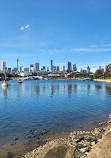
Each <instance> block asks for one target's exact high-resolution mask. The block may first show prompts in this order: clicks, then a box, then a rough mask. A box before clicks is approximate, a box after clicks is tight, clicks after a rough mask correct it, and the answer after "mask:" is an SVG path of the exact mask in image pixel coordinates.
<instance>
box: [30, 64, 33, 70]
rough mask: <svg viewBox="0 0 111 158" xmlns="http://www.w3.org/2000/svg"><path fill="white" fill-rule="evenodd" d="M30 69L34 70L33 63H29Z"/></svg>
mask: <svg viewBox="0 0 111 158" xmlns="http://www.w3.org/2000/svg"><path fill="white" fill-rule="evenodd" d="M30 71H31V72H33V71H34V65H33V64H30Z"/></svg>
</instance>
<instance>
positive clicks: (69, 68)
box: [67, 61, 72, 71]
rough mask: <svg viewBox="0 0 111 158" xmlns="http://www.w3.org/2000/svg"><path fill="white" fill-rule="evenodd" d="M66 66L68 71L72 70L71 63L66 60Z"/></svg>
mask: <svg viewBox="0 0 111 158" xmlns="http://www.w3.org/2000/svg"><path fill="white" fill-rule="evenodd" d="M67 67H68V71H71V70H72V64H71V62H70V61H68V63H67Z"/></svg>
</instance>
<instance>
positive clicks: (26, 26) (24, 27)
mask: <svg viewBox="0 0 111 158" xmlns="http://www.w3.org/2000/svg"><path fill="white" fill-rule="evenodd" d="M24 29H29V24H26V25H25V26H20V30H21V31H23V30H24Z"/></svg>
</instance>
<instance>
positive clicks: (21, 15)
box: [0, 0, 111, 71]
mask: <svg viewBox="0 0 111 158" xmlns="http://www.w3.org/2000/svg"><path fill="white" fill-rule="evenodd" d="M6 2H7V3H6ZM21 6H22V7H21ZM110 6H111V2H110V1H109V0H108V1H107V3H106V1H105V0H101V1H100V0H98V1H96V0H92V1H88V0H84V1H82V0H78V1H73V0H71V1H70V2H69V1H67V0H54V1H53V2H52V0H48V1H47V2H46V1H45V0H42V1H41V0H38V1H36V0H34V1H33V3H32V2H31V1H30V0H29V1H26V0H24V1H22V0H20V1H19V2H15V1H14V0H11V1H9V0H6V1H5V2H3V1H2V2H1V5H0V15H1V16H0V19H1V21H2V23H1V25H0V35H1V38H0V55H1V57H0V63H1V62H2V61H6V63H7V67H13V66H14V67H15V66H16V59H17V58H19V60H20V61H19V65H24V67H26V66H27V65H29V64H30V63H33V62H36V61H37V62H39V63H40V66H44V65H46V67H49V62H50V59H53V60H55V65H58V66H59V67H61V66H62V65H64V66H67V61H71V62H72V63H76V64H77V65H78V70H80V69H81V68H82V67H87V65H90V67H91V70H92V71H93V70H95V69H97V67H98V66H99V65H102V66H105V65H107V63H110V61H111V30H110V28H111V20H110V13H111V10H110Z"/></svg>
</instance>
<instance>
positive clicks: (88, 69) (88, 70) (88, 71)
mask: <svg viewBox="0 0 111 158" xmlns="http://www.w3.org/2000/svg"><path fill="white" fill-rule="evenodd" d="M87 73H88V74H89V73H90V67H89V66H87Z"/></svg>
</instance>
